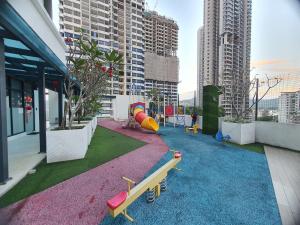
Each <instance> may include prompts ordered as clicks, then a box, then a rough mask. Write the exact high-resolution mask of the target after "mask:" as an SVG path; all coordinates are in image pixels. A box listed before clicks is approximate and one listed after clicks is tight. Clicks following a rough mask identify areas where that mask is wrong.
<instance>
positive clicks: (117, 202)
mask: <svg viewBox="0 0 300 225" xmlns="http://www.w3.org/2000/svg"><path fill="white" fill-rule="evenodd" d="M172 152H173V158H172V159H171V160H170V161H169V162H167V163H166V164H165V165H163V166H162V167H160V168H159V169H158V170H156V171H155V172H154V173H152V174H151V175H150V176H149V177H147V178H146V179H144V180H143V181H142V182H141V183H139V184H137V185H136V186H135V187H133V188H131V186H132V185H134V184H136V183H135V182H134V181H133V180H131V179H129V178H126V177H122V179H124V180H125V181H127V184H128V191H127V192H126V191H123V192H120V193H119V194H117V195H116V196H115V197H113V198H112V199H110V200H108V201H107V206H108V210H109V213H110V215H111V216H112V217H113V218H115V217H117V216H118V215H119V214H123V215H124V216H125V218H127V219H128V220H129V221H131V222H133V218H132V217H130V216H129V215H128V214H127V207H128V206H129V205H130V204H132V203H133V202H134V201H135V200H136V199H137V198H139V197H140V196H141V195H142V194H143V193H145V192H146V191H148V192H149V193H154V194H153V195H154V196H152V197H151V196H150V198H149V199H147V200H148V202H152V201H154V199H155V197H159V196H160V191H164V190H166V184H165V182H166V177H167V175H168V172H169V170H171V169H177V170H180V169H178V168H176V165H177V163H179V162H180V161H181V153H180V152H178V151H172Z"/></svg>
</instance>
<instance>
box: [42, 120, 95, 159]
mask: <svg viewBox="0 0 300 225" xmlns="http://www.w3.org/2000/svg"><path fill="white" fill-rule="evenodd" d="M75 126H78V125H75ZM79 126H84V128H82V129H74V130H53V131H47V163H53V162H62V161H68V160H75V159H83V158H84V157H85V154H86V152H87V150H88V146H89V144H90V142H91V140H92V137H93V134H94V132H95V130H96V126H97V119H96V118H94V119H93V120H91V121H88V122H86V123H82V124H80V125H79Z"/></svg>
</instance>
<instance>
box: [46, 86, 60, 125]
mask: <svg viewBox="0 0 300 225" xmlns="http://www.w3.org/2000/svg"><path fill="white" fill-rule="evenodd" d="M48 104H49V105H48V107H49V108H48V110H49V111H48V112H49V117H48V118H49V122H50V124H57V123H58V93H57V92H55V91H51V90H48Z"/></svg>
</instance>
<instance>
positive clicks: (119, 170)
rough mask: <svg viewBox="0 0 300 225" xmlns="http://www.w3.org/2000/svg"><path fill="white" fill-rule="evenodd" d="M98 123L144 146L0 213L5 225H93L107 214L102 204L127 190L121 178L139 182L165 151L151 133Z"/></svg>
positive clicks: (0, 219)
mask: <svg viewBox="0 0 300 225" xmlns="http://www.w3.org/2000/svg"><path fill="white" fill-rule="evenodd" d="M100 124H101V125H102V126H104V127H107V128H109V129H112V130H115V131H117V132H120V133H122V134H125V135H128V136H130V137H134V138H138V139H139V140H142V141H144V142H146V143H148V144H146V145H145V146H143V147H141V148H139V149H137V150H135V151H132V152H130V153H128V154H126V155H124V156H121V157H119V158H116V159H114V160H112V161H110V162H108V163H106V164H104V165H101V166H99V167H96V168H95V169H92V170H89V171H88V172H86V173H83V174H81V175H79V176H76V177H74V178H71V179H69V180H67V181H65V182H62V183H60V184H58V185H56V186H54V187H52V188H49V189H47V190H45V191H43V192H41V193H38V194H35V195H33V196H31V197H29V198H27V199H25V200H23V201H20V202H18V203H15V204H13V205H11V206H9V207H7V208H4V209H1V210H0V224H1V225H2V224H5V225H19V224H20V225H21V224H22V225H48V224H49V225H56V224H57V225H69V224H70V225H71V224H72V225H77V224H78V225H85V224H86V225H96V224H99V222H100V221H101V220H102V219H103V218H104V216H105V214H106V213H107V207H106V201H107V199H109V198H111V197H113V196H114V195H115V194H117V193H119V192H120V191H124V190H126V189H127V184H126V182H124V181H123V180H122V179H121V176H127V177H130V178H132V179H133V180H136V181H140V180H141V179H142V178H143V177H144V176H145V174H146V173H147V172H148V171H149V170H150V169H151V168H152V167H153V165H155V164H156V163H157V162H158V161H159V160H160V158H161V157H162V156H163V155H164V154H165V152H166V151H167V150H168V146H167V145H166V144H164V142H163V141H162V140H161V139H160V137H159V136H157V135H155V134H145V133H141V132H140V131H138V130H123V129H122V128H121V125H120V124H119V123H116V122H113V121H101V122H100Z"/></svg>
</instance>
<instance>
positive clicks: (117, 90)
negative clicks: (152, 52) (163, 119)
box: [59, 0, 145, 115]
mask: <svg viewBox="0 0 300 225" xmlns="http://www.w3.org/2000/svg"><path fill="white" fill-rule="evenodd" d="M59 3H60V4H59V18H60V20H59V21H60V33H61V35H62V36H63V37H71V38H78V37H79V35H80V32H81V29H82V30H83V32H84V34H85V35H86V36H87V38H88V39H89V40H93V41H95V42H97V44H98V46H99V49H101V50H103V51H110V50H112V49H115V50H117V51H118V52H120V53H122V54H123V55H124V64H125V66H124V75H122V76H119V78H112V79H111V81H110V84H111V87H110V89H109V90H108V92H107V95H106V97H105V98H104V101H103V109H104V112H103V113H104V114H107V115H110V114H111V110H112V107H111V106H112V105H111V104H112V103H111V98H112V97H113V96H114V95H118V94H120V95H126V94H127V95H129V94H130V92H135V94H136V93H138V94H141V95H143V94H144V86H145V79H144V57H145V56H144V50H145V49H144V36H145V35H144V32H145V31H144V16H143V14H144V8H145V1H144V0H129V1H128V0H122V1H120V0H79V1H78V0H76V1H75V0H60V1H59Z"/></svg>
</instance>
